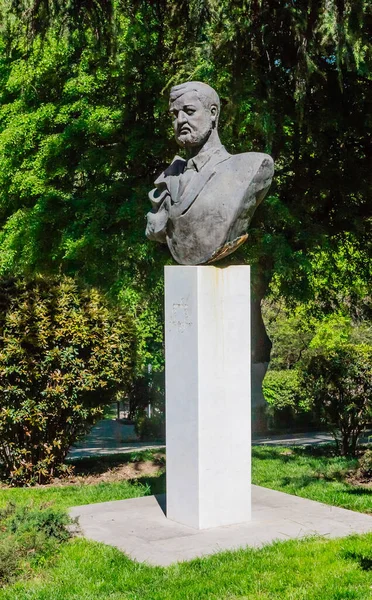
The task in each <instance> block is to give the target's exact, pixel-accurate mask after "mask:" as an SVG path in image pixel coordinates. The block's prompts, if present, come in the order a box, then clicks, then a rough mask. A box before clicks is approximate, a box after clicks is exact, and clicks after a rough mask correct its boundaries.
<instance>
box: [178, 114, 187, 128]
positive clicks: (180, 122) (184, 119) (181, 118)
mask: <svg viewBox="0 0 372 600" xmlns="http://www.w3.org/2000/svg"><path fill="white" fill-rule="evenodd" d="M185 123H187V114H186V113H185V112H184V111H183V110H180V111H179V112H178V115H177V125H178V126H182V125H184V124H185Z"/></svg>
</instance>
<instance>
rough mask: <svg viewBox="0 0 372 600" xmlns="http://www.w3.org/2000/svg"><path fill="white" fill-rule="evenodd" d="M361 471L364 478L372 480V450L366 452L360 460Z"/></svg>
mask: <svg viewBox="0 0 372 600" xmlns="http://www.w3.org/2000/svg"><path fill="white" fill-rule="evenodd" d="M359 471H360V473H361V474H362V475H363V477H366V478H368V479H370V478H372V450H366V452H365V453H364V454H363V456H362V458H361V459H360V460H359Z"/></svg>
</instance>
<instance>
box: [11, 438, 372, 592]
mask: <svg viewBox="0 0 372 600" xmlns="http://www.w3.org/2000/svg"><path fill="white" fill-rule="evenodd" d="M106 460H107V461H108V462H109V461H110V460H111V459H110V458H107V459H106ZM112 460H113V459H112ZM355 465H356V462H355V461H353V460H348V459H345V458H340V457H335V456H332V454H331V452H330V450H329V449H304V448H291V449H288V448H278V447H268V446H266V447H255V448H254V449H253V481H254V483H256V484H259V485H263V486H266V487H270V488H273V489H278V490H282V491H284V492H289V493H295V494H298V495H301V496H303V497H307V498H311V499H314V500H320V501H322V502H326V503H329V504H335V505H337V506H343V507H346V508H351V509H354V510H359V511H363V512H371V513H372V491H371V489H368V488H362V487H359V486H352V485H350V484H347V483H345V482H344V481H343V477H344V476H345V473H347V472H348V471H349V470H350V469H352V468H354V467H355ZM163 489H164V475H161V476H159V477H156V476H154V477H151V478H147V479H146V478H144V479H143V480H142V483H141V482H140V483H136V484H132V483H128V482H114V483H100V484H98V485H93V486H84V485H79V486H69V487H60V488H58V487H57V488H56V487H49V488H48V487H46V488H30V489H1V490H0V503H1V504H4V503H6V502H7V501H9V500H14V501H17V502H21V503H24V502H27V501H31V500H32V501H33V502H34V503H45V502H54V503H56V504H57V505H58V506H59V507H62V506H63V507H68V506H71V505H77V504H84V503H87V502H103V501H105V500H115V499H124V498H132V497H134V496H140V495H144V494H147V493H154V492H159V491H162V490H163ZM204 598H210V599H215V600H217V599H218V600H222V599H223V600H234V599H238V598H239V599H242V600H243V599H252V600H264V599H265V600H266V599H267V600H269V599H270V600H282V599H283V600H348V599H355V600H367V599H369V600H372V534H368V535H363V536H352V537H350V538H344V539H339V540H325V539H322V538H313V539H308V540H302V541H298V540H292V541H288V542H280V543H275V544H273V545H271V546H267V547H265V548H263V549H260V550H252V549H250V550H240V551H236V552H227V553H226V552H225V553H221V554H218V555H215V556H212V557H208V558H204V559H199V560H194V561H191V562H188V563H183V564H179V565H174V566H172V567H168V568H160V567H159V568H155V567H149V566H146V565H141V564H137V563H135V562H133V561H131V560H129V559H127V558H126V557H125V556H124V555H123V554H122V553H121V552H119V551H117V550H115V549H114V548H111V547H108V546H104V545H102V544H97V543H93V542H90V541H87V540H83V539H73V540H71V541H69V542H67V543H63V544H62V545H61V546H60V549H59V551H58V552H57V553H56V554H55V555H54V556H52V557H50V556H47V557H46V558H45V561H44V562H43V561H41V562H39V564H38V566H36V567H34V568H33V569H32V571H31V573H29V574H28V576H27V577H24V578H23V579H21V580H19V581H18V582H17V583H15V584H13V585H8V586H7V587H5V588H3V589H2V590H0V600H33V599H35V600H36V599H37V600H106V599H107V600H168V599H169V600H170V599H172V600H194V599H195V600H197V599H204Z"/></svg>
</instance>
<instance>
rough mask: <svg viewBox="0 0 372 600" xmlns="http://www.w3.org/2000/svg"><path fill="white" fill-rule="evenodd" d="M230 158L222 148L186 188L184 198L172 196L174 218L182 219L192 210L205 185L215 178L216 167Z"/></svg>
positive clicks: (172, 214)
mask: <svg viewBox="0 0 372 600" xmlns="http://www.w3.org/2000/svg"><path fill="white" fill-rule="evenodd" d="M228 158H230V154H229V153H228V152H227V151H226V150H225V148H223V147H222V148H221V149H219V150H217V152H215V153H214V154H212V156H211V157H210V159H209V161H208V162H207V163H206V165H205V166H204V167H203V168H202V169H200V171H199V172H198V173H197V175H195V177H194V180H193V181H192V182H191V183H190V185H189V186H188V187H187V188H186V190H185V194H182V196H183V197H181V198H178V196H173V194H171V197H172V200H173V204H172V207H171V217H172V218H174V217H180V216H181V215H182V214H184V213H185V212H186V211H187V210H188V209H189V208H190V206H191V205H192V204H193V203H194V202H195V200H196V199H197V197H198V196H199V194H200V192H201V191H202V190H203V188H204V187H205V185H206V184H207V183H208V181H209V180H210V179H211V178H212V177H213V176H214V174H215V172H216V170H215V167H216V166H217V165H218V164H220V163H221V162H223V161H225V160H227V159H228ZM177 179H179V178H177Z"/></svg>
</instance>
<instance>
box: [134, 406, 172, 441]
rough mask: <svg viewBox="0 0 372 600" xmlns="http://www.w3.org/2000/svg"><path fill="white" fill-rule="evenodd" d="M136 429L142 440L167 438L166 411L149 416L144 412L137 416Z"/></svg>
mask: <svg viewBox="0 0 372 600" xmlns="http://www.w3.org/2000/svg"><path fill="white" fill-rule="evenodd" d="M135 430H136V433H137V435H138V436H139V438H140V440H143V441H148V440H152V441H154V440H158V441H162V440H164V439H165V416H164V413H158V414H155V415H152V416H151V417H147V416H146V415H144V414H142V415H140V416H138V417H137V418H136V421H135Z"/></svg>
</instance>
